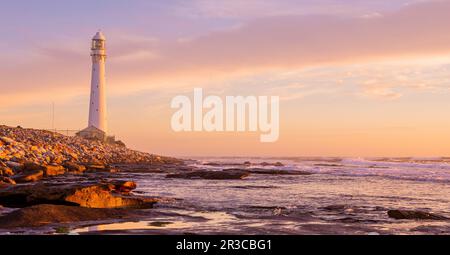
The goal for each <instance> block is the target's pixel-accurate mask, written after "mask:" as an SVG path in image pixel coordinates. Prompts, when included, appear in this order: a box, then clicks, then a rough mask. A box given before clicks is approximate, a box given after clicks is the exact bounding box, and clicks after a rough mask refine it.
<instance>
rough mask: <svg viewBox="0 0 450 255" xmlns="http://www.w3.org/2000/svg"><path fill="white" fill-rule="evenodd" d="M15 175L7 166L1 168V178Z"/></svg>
mask: <svg viewBox="0 0 450 255" xmlns="http://www.w3.org/2000/svg"><path fill="white" fill-rule="evenodd" d="M13 175H14V171H13V170H12V169H11V168H9V167H7V166H6V167H5V166H0V176H13Z"/></svg>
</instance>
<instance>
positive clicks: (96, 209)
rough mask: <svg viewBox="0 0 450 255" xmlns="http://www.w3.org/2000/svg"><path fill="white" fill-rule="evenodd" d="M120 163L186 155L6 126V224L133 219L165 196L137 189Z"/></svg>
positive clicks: (2, 169) (166, 162) (0, 159)
mask: <svg viewBox="0 0 450 255" xmlns="http://www.w3.org/2000/svg"><path fill="white" fill-rule="evenodd" d="M116 164H117V165H120V164H122V165H123V166H130V165H144V166H146V167H147V168H159V169H162V168H166V167H167V168H168V169H178V168H181V169H182V167H183V166H184V162H183V161H181V160H178V159H175V158H169V157H162V156H158V155H153V154H149V153H144V152H139V151H135V150H131V149H128V148H126V147H125V146H124V144H123V143H121V142H119V143H116V144H106V143H103V142H101V141H91V140H85V139H83V138H80V137H70V136H64V135H61V134H58V133H54V132H49V131H44V130H35V129H24V128H20V127H17V128H13V127H7V126H0V215H1V214H2V213H3V214H5V215H3V216H1V217H0V229H2V228H16V227H33V226H41V225H45V224H51V223H62V222H66V223H69V222H74V221H91V220H105V219H122V218H129V217H128V216H131V215H135V214H136V210H138V209H148V208H152V207H153V205H154V204H155V203H157V202H159V201H160V199H161V198H155V197H146V196H139V195H136V194H134V193H133V190H134V189H135V188H136V187H137V185H136V183H135V182H133V181H132V180H123V179H119V178H118V177H119V176H116V175H115V173H117V172H120V170H119V169H118V168H117V167H115V165H116ZM2 208H3V210H2ZM4 208H15V209H13V211H10V210H4ZM17 208H23V209H19V210H17ZM5 211H6V213H4V212H5Z"/></svg>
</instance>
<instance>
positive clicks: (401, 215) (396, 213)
mask: <svg viewBox="0 0 450 255" xmlns="http://www.w3.org/2000/svg"><path fill="white" fill-rule="evenodd" d="M387 214H388V216H389V217H390V218H394V219H397V220H449V218H447V217H444V216H442V215H437V214H433V213H428V212H423V211H411V210H389V211H388V212H387Z"/></svg>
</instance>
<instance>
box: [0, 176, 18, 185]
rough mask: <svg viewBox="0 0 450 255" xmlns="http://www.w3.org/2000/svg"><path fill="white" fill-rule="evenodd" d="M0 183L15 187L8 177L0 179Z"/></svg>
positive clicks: (14, 183)
mask: <svg viewBox="0 0 450 255" xmlns="http://www.w3.org/2000/svg"><path fill="white" fill-rule="evenodd" d="M0 182H2V183H6V184H11V185H16V182H15V181H14V180H13V179H11V178H9V177H0Z"/></svg>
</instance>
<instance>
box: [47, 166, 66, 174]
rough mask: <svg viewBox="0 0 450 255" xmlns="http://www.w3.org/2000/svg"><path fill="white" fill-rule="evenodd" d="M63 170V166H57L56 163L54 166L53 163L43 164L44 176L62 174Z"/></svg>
mask: <svg viewBox="0 0 450 255" xmlns="http://www.w3.org/2000/svg"><path fill="white" fill-rule="evenodd" d="M65 172H66V171H65V169H64V167H63V166H58V165H56V166H54V165H48V166H44V176H46V177H48V176H57V175H62V174H64V173H65Z"/></svg>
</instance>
